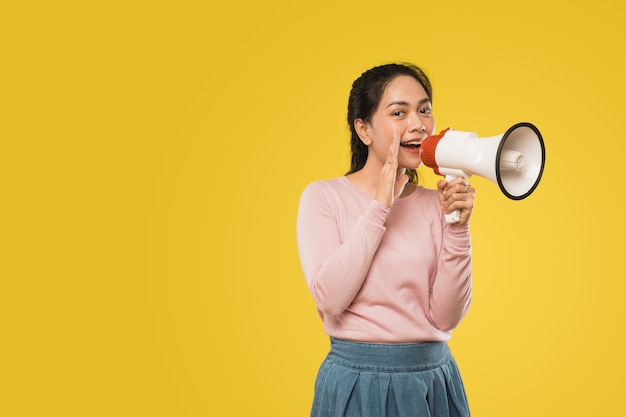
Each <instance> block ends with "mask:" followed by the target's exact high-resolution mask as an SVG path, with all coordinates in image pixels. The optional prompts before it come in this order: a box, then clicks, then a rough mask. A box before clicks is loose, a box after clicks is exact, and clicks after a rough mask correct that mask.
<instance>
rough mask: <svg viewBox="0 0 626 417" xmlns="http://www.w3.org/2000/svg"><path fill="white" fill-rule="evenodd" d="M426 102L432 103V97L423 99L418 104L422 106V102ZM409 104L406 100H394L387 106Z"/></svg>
mask: <svg viewBox="0 0 626 417" xmlns="http://www.w3.org/2000/svg"><path fill="white" fill-rule="evenodd" d="M426 103H430V99H429V98H428V97H426V98H423V99H421V100H420V101H419V102H418V103H417V104H418V106H421V105H422V104H426ZM396 105H398V106H408V105H409V103H408V102H406V101H392V102H391V103H389V105H388V106H387V108H389V107H391V106H396Z"/></svg>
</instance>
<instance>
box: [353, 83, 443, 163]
mask: <svg viewBox="0 0 626 417" xmlns="http://www.w3.org/2000/svg"><path fill="white" fill-rule="evenodd" d="M359 125H360V126H361V128H360V129H359V127H358V126H359ZM356 126H357V132H359V137H360V138H361V140H362V141H363V142H364V143H365V144H366V145H367V146H368V147H369V150H368V162H376V164H381V165H382V164H383V163H385V161H386V159H387V155H388V153H389V146H390V144H391V141H392V140H393V137H394V131H397V132H398V135H399V136H400V149H399V151H398V166H399V167H401V168H408V169H416V168H417V167H419V166H420V165H421V163H422V160H421V159H420V154H419V147H420V145H421V143H422V141H423V140H424V139H425V138H427V137H428V136H430V135H432V134H433V133H434V131H435V119H434V118H433V115H432V104H431V102H430V99H429V98H428V95H427V94H426V91H425V90H424V87H422V85H421V84H420V83H419V82H418V81H417V80H416V79H415V78H413V77H410V76H404V75H403V76H399V77H396V78H395V79H393V80H392V81H391V82H390V83H389V84H388V85H387V88H386V89H385V91H384V93H383V96H382V98H381V100H380V103H379V105H378V108H377V109H376V111H375V112H374V114H373V115H372V117H371V120H370V121H369V123H367V122H362V121H361V122H359V124H358V125H356ZM371 158H375V161H370V159H371Z"/></svg>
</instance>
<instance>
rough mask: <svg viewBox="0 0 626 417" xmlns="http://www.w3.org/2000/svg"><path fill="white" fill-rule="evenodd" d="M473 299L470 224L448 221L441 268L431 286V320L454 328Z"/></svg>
mask: <svg viewBox="0 0 626 417" xmlns="http://www.w3.org/2000/svg"><path fill="white" fill-rule="evenodd" d="M471 300H472V258H471V241H470V234H469V226H465V227H456V226H452V225H444V228H443V240H442V246H441V251H440V253H439V256H438V262H437V272H436V275H435V279H434V281H433V284H432V286H431V290H430V320H431V322H432V323H433V325H434V326H435V327H437V328H438V329H439V330H441V331H444V332H446V331H450V330H452V329H453V328H455V327H456V326H457V325H458V324H459V323H460V322H461V320H462V319H463V317H464V316H465V314H466V313H467V310H468V308H469V305H470V303H471Z"/></svg>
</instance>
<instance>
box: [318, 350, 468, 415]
mask: <svg viewBox="0 0 626 417" xmlns="http://www.w3.org/2000/svg"><path fill="white" fill-rule="evenodd" d="M469 415H470V412H469V407H468V404H467V398H466V395H465V389H464V387H463V382H462V380H461V376H460V374H459V370H458V368H457V365H456V362H455V361H454V358H453V357H452V354H451V353H450V349H449V348H448V345H447V344H446V343H445V342H424V343H399V344H394V343H364V342H353V341H346V340H340V339H336V338H331V348H330V352H329V354H328V356H327V357H326V359H325V360H324V362H323V363H322V366H321V367H320V370H319V372H318V375H317V379H316V382H315V397H314V400H313V407H312V409H311V417H409V416H410V417H468V416H469Z"/></svg>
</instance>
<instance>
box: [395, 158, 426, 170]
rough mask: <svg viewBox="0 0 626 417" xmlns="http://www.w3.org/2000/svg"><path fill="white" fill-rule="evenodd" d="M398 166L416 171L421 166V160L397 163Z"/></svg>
mask: <svg viewBox="0 0 626 417" xmlns="http://www.w3.org/2000/svg"><path fill="white" fill-rule="evenodd" d="M398 165H399V166H400V167H402V168H406V169H417V168H419V167H420V166H422V160H421V159H419V158H418V160H417V161H398Z"/></svg>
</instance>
